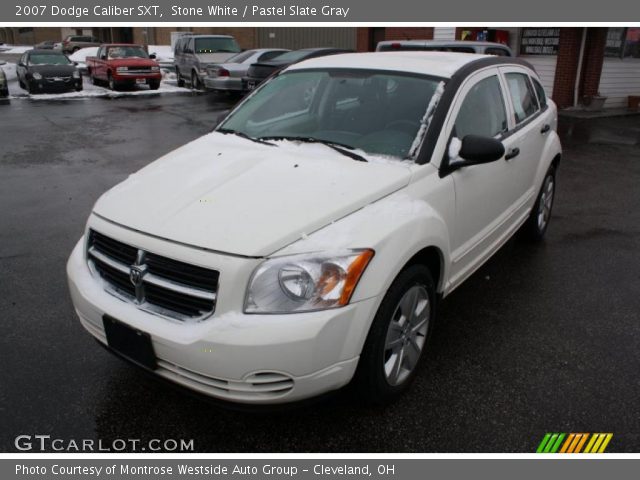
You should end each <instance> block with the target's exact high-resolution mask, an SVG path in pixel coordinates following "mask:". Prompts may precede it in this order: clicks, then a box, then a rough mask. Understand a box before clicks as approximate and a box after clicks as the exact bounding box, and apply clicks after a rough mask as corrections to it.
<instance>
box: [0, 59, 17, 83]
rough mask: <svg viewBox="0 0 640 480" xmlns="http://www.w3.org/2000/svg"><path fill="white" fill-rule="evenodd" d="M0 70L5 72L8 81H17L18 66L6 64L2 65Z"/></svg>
mask: <svg viewBox="0 0 640 480" xmlns="http://www.w3.org/2000/svg"><path fill="white" fill-rule="evenodd" d="M0 68H1V69H2V70H4V74H5V75H6V76H7V81H8V82H11V81H17V80H18V76H17V75H16V64H15V63H5V64H4V65H1V66H0Z"/></svg>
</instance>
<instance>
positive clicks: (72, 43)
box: [62, 35, 102, 54]
mask: <svg viewBox="0 0 640 480" xmlns="http://www.w3.org/2000/svg"><path fill="white" fill-rule="evenodd" d="M101 43H102V42H101V41H100V40H98V39H97V38H96V37H92V36H90V35H69V36H68V37H67V38H65V39H64V40H63V41H62V51H63V52H64V53H67V54H68V53H74V52H77V51H78V50H80V49H81V48H88V47H99V46H100V44H101Z"/></svg>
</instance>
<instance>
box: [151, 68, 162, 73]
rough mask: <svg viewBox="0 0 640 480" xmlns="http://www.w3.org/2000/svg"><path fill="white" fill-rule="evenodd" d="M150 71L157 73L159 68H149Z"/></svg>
mask: <svg viewBox="0 0 640 480" xmlns="http://www.w3.org/2000/svg"><path fill="white" fill-rule="evenodd" d="M151 71H152V72H159V71H160V67H151Z"/></svg>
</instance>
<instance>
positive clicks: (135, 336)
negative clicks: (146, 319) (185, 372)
mask: <svg viewBox="0 0 640 480" xmlns="http://www.w3.org/2000/svg"><path fill="white" fill-rule="evenodd" d="M102 323H103V325H104V332H105V334H106V336H107V344H108V345H109V347H110V348H111V349H113V350H114V351H115V352H116V353H118V354H120V355H122V356H123V357H125V358H127V359H128V360H131V361H132V362H133V363H135V364H137V365H140V366H141V367H144V368H148V369H150V370H155V369H156V368H158V363H157V361H156V354H155V351H154V350H153V344H152V343H151V336H150V335H149V334H148V333H146V332H142V331H140V330H137V329H135V328H133V327H130V326H129V325H127V324H125V323H122V322H120V321H119V320H116V319H115V318H113V317H110V316H108V315H104V316H103V317H102Z"/></svg>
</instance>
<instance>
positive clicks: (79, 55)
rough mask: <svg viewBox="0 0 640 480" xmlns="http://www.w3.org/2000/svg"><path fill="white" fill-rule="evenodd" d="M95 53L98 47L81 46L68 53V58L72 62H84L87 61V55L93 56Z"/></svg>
mask: <svg viewBox="0 0 640 480" xmlns="http://www.w3.org/2000/svg"><path fill="white" fill-rule="evenodd" d="M97 54H98V47H87V48H81V49H80V50H78V51H77V52H75V53H73V54H72V55H69V60H71V61H72V62H78V63H80V62H82V63H84V62H86V61H87V57H95V56H96V55H97Z"/></svg>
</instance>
